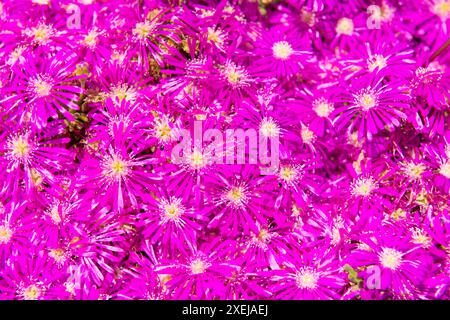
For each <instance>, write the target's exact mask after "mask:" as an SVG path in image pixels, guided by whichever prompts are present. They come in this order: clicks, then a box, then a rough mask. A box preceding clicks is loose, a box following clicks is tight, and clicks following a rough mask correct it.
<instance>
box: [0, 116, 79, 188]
mask: <svg viewBox="0 0 450 320" xmlns="http://www.w3.org/2000/svg"><path fill="white" fill-rule="evenodd" d="M57 124H58V122H54V123H53V124H52V125H49V126H47V128H46V130H44V131H43V132H39V131H37V130H36V129H32V128H20V127H18V129H17V130H16V131H14V132H8V131H5V132H4V133H3V135H1V137H2V139H1V141H2V142H3V143H1V144H0V154H1V156H0V161H1V162H3V163H4V168H6V170H7V172H8V179H7V180H6V183H7V185H8V186H9V189H8V193H10V194H15V193H16V192H19V190H21V189H24V190H25V193H27V194H30V193H31V191H32V189H37V190H42V188H43V187H44V186H45V185H47V186H50V187H51V188H60V185H59V181H58V177H57V173H58V172H59V171H62V170H64V166H65V165H67V164H68V161H69V159H70V152H69V151H68V150H66V149H64V148H63V146H64V144H65V143H67V142H68V139H67V138H61V137H59V136H58V135H59V134H60V133H61V130H60V129H59V128H58V127H57Z"/></svg>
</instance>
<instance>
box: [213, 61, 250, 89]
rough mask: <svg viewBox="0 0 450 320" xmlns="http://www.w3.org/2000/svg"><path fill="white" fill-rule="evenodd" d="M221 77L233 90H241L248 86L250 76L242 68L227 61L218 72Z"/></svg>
mask: <svg viewBox="0 0 450 320" xmlns="http://www.w3.org/2000/svg"><path fill="white" fill-rule="evenodd" d="M220 73H221V75H222V77H223V78H224V79H225V80H226V81H227V82H228V84H229V85H230V86H231V87H233V88H242V87H246V86H248V85H249V84H250V76H249V74H248V72H247V70H246V69H245V68H244V67H243V66H238V65H236V64H234V63H233V62H230V61H228V62H227V63H226V64H225V65H224V66H223V67H222V68H221V70H220Z"/></svg>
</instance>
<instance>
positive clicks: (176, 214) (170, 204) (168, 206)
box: [159, 197, 185, 222]
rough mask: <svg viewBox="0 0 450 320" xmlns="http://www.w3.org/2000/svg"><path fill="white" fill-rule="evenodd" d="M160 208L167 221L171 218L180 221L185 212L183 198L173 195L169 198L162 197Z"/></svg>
mask: <svg viewBox="0 0 450 320" xmlns="http://www.w3.org/2000/svg"><path fill="white" fill-rule="evenodd" d="M159 209H160V212H161V214H162V217H163V220H164V221H165V222H167V221H169V220H170V221H178V220H179V219H180V217H181V216H182V215H183V213H184V212H185V208H184V206H183V205H182V204H181V199H178V198H173V197H172V198H170V199H169V200H167V199H161V201H160V203H159Z"/></svg>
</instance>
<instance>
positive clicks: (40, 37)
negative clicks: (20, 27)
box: [25, 23, 55, 45]
mask: <svg viewBox="0 0 450 320" xmlns="http://www.w3.org/2000/svg"><path fill="white" fill-rule="evenodd" d="M25 33H26V34H27V35H28V36H29V37H32V38H33V42H35V43H37V44H39V45H44V44H47V43H48V42H49V41H50V39H51V37H52V36H53V35H54V34H55V30H54V29H53V27H52V26H51V25H46V24H45V23H40V24H39V25H38V26H37V27H33V28H31V29H27V30H25Z"/></svg>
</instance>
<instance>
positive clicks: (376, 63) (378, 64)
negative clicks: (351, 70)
mask: <svg viewBox="0 0 450 320" xmlns="http://www.w3.org/2000/svg"><path fill="white" fill-rule="evenodd" d="M386 66H387V60H386V58H385V57H384V56H382V55H380V54H374V55H373V56H371V57H369V58H368V59H367V68H368V69H369V71H370V72H372V71H373V70H375V69H376V68H378V70H381V69H383V68H385V67H386Z"/></svg>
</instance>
